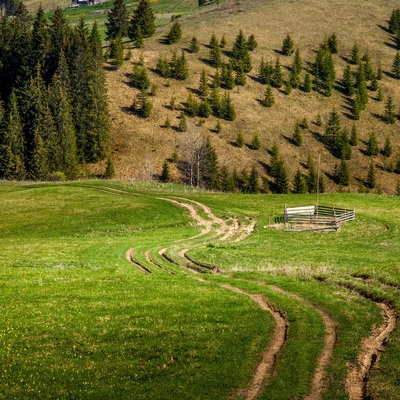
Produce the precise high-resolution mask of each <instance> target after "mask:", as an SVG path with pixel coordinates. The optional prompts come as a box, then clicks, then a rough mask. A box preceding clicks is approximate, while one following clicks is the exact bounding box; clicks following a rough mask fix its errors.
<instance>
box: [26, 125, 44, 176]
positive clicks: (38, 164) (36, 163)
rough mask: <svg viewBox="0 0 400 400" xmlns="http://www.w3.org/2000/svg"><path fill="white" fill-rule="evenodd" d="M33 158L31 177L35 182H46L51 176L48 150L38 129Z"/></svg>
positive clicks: (35, 136)
mask: <svg viewBox="0 0 400 400" xmlns="http://www.w3.org/2000/svg"><path fill="white" fill-rule="evenodd" d="M33 149H34V150H33V157H32V161H31V167H30V170H29V174H30V177H31V178H32V179H33V180H35V181H39V180H46V179H47V177H48V175H49V160H48V155H47V150H46V147H45V145H44V142H43V139H42V137H41V136H40V134H39V131H38V129H36V131H35V135H34V145H33Z"/></svg>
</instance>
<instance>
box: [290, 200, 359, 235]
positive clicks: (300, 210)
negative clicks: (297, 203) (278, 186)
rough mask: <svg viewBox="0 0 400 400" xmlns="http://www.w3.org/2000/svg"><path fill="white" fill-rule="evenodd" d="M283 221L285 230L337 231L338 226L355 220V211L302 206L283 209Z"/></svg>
mask: <svg viewBox="0 0 400 400" xmlns="http://www.w3.org/2000/svg"><path fill="white" fill-rule="evenodd" d="M283 219H284V222H285V224H287V230H291V231H312V230H336V231H337V230H338V229H339V226H340V224H342V223H344V222H348V221H353V220H354V219H355V210H354V208H353V209H350V210H349V209H346V208H336V207H327V206H320V205H315V206H303V207H291V208H288V207H286V204H285V208H284V215H283Z"/></svg>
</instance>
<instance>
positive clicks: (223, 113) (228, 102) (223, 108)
mask: <svg viewBox="0 0 400 400" xmlns="http://www.w3.org/2000/svg"><path fill="white" fill-rule="evenodd" d="M219 117H220V118H223V119H225V120H227V121H233V120H234V119H235V118H236V111H235V107H234V105H233V103H232V99H231V96H230V94H229V93H228V92H225V94H224V97H223V98H222V101H221V105H220V110H219Z"/></svg>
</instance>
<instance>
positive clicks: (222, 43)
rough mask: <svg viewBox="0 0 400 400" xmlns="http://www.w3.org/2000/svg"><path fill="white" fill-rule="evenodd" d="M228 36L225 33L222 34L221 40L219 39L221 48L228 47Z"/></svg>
mask: <svg viewBox="0 0 400 400" xmlns="http://www.w3.org/2000/svg"><path fill="white" fill-rule="evenodd" d="M226 43H227V42H226V37H225V33H224V34H223V35H222V37H221V40H220V41H219V47H221V49H224V48H225V47H226Z"/></svg>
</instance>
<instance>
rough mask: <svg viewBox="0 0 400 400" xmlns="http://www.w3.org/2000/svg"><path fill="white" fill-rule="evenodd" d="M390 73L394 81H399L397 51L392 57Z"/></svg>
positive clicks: (399, 57)
mask: <svg viewBox="0 0 400 400" xmlns="http://www.w3.org/2000/svg"><path fill="white" fill-rule="evenodd" d="M392 73H393V75H394V77H395V78H396V79H400V51H398V52H397V53H396V54H395V56H394V59H393V64H392Z"/></svg>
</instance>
